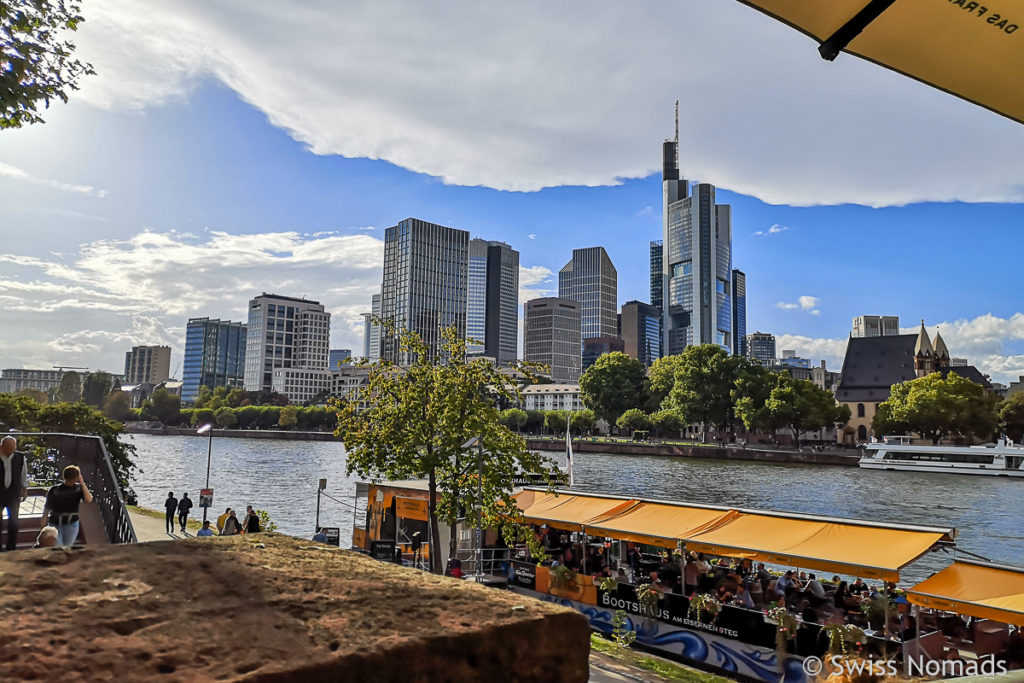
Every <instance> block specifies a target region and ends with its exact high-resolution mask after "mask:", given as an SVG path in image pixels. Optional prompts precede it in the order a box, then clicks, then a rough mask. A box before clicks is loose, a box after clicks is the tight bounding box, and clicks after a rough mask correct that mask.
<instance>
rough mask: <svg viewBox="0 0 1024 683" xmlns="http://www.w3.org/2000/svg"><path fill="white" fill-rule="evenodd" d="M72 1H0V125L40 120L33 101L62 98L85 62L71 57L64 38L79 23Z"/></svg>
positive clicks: (89, 71)
mask: <svg viewBox="0 0 1024 683" xmlns="http://www.w3.org/2000/svg"><path fill="white" fill-rule="evenodd" d="M80 10H81V5H80V4H79V3H78V2H75V1H74V0H67V1H66V0H5V1H4V2H0V129H4V128H19V127H21V126H23V125H25V124H32V123H42V122H43V118H42V116H40V114H39V105H40V104H43V105H45V106H46V107H47V108H49V106H50V102H51V101H52V100H61V101H62V102H65V103H66V102H67V101H68V93H69V92H70V91H72V90H78V81H79V79H80V78H81V77H82V76H86V75H90V74H93V73H95V72H94V71H93V68H92V66H91V65H89V64H87V63H83V62H82V61H80V60H78V59H74V58H73V57H72V53H73V52H74V49H75V45H74V43H72V42H71V41H69V40H66V37H67V32H68V31H75V30H77V29H78V25H79V24H81V23H82V22H83V21H85V18H84V17H83V16H82V15H81V14H80V13H79V12H80Z"/></svg>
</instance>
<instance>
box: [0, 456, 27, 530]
mask: <svg viewBox="0 0 1024 683" xmlns="http://www.w3.org/2000/svg"><path fill="white" fill-rule="evenodd" d="M17 448H18V441H17V440H16V439H15V438H14V437H13V436H5V437H4V438H3V439H2V440H0V511H2V510H4V509H6V510H7V546H6V549H7V550H14V549H15V548H17V547H18V508H19V506H20V505H21V501H23V500H25V498H26V497H27V496H28V467H27V466H26V464H25V455H24V454H23V453H19V452H18V451H17ZM0 514H2V513H0ZM3 549H4V546H2V545H0V550H3Z"/></svg>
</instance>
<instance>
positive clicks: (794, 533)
mask: <svg viewBox="0 0 1024 683" xmlns="http://www.w3.org/2000/svg"><path fill="white" fill-rule="evenodd" d="M739 512H740V514H738V515H736V517H734V518H733V519H732V520H729V521H728V522H727V523H725V524H722V525H720V526H717V527H714V528H712V529H710V530H708V531H705V532H703V533H699V534H696V535H694V536H693V537H690V538H687V539H686V547H687V548H688V549H691V550H698V551H701V552H706V553H711V554H713V555H724V556H727V557H742V558H748V559H752V560H759V561H761V562H771V563H773V564H784V565H788V566H793V567H800V568H807V569H818V570H821V571H832V572H838V573H841V574H848V575H852V576H863V577H865V578H877V579H884V580H887V581H897V580H899V570H900V569H901V568H902V567H904V566H906V565H908V564H910V563H911V562H913V561H914V560H916V559H917V558H918V557H920V556H921V555H923V554H924V553H926V552H927V551H928V549H929V548H931V547H932V546H934V545H935V544H936V543H939V542H941V541H950V542H951V541H952V540H953V532H952V531H951V530H942V529H930V528H925V527H900V526H894V525H882V524H873V523H868V522H856V521H847V520H838V519H828V518H822V517H810V516H799V515H783V514H779V513H767V512H757V511H746V510H741V511H739Z"/></svg>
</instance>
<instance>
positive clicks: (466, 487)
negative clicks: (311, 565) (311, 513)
mask: <svg viewBox="0 0 1024 683" xmlns="http://www.w3.org/2000/svg"><path fill="white" fill-rule="evenodd" d="M391 333H392V334H393V335H396V336H397V340H398V345H399V348H400V350H401V351H402V353H403V354H408V357H409V358H410V364H409V365H408V367H404V368H401V367H398V366H396V365H395V364H393V363H390V362H388V361H386V360H381V361H378V362H376V363H374V364H373V365H372V366H370V368H371V369H370V375H369V378H368V384H367V385H366V386H364V387H360V388H359V389H357V390H355V391H353V392H352V393H351V394H349V395H347V396H345V397H343V398H340V399H335V401H334V402H333V404H334V405H335V407H336V409H337V414H338V428H337V430H336V431H335V434H337V435H338V436H340V437H341V439H342V441H343V442H344V444H345V449H346V451H347V460H346V468H347V471H348V472H349V473H352V472H356V473H358V474H359V475H360V476H362V477H367V478H372V479H375V480H379V479H386V480H394V479H405V478H409V477H426V478H427V482H428V490H429V499H428V516H429V519H430V529H431V538H430V547H431V553H430V557H431V561H432V564H433V570H434V572H436V573H440V571H441V560H442V558H443V557H445V556H447V555H449V554H450V552H451V550H454V544H455V543H457V540H458V535H457V534H456V533H454V531H455V529H454V527H455V524H456V522H457V520H458V519H459V518H460V517H461V516H462V515H463V514H464V511H477V510H479V511H480V514H481V517H482V522H483V524H484V526H486V527H488V528H494V529H500V531H501V532H502V534H503V536H504V537H505V540H506V541H507V542H509V543H510V544H511V543H515V542H517V541H519V540H520V539H521V540H525V541H527V542H528V543H532V544H536V541H535V540H534V538H533V535H532V534H529V533H526V528H525V527H524V526H523V524H522V520H521V518H520V517H519V516H518V512H517V510H518V508H517V507H516V503H515V500H514V499H513V498H512V495H511V492H512V481H513V477H514V476H516V475H517V474H519V473H522V472H530V473H538V474H544V475H546V476H547V478H548V480H549V481H551V479H552V478H553V476H554V475H555V474H556V473H557V470H556V468H555V466H554V464H553V463H552V462H551V461H550V460H549V459H547V458H545V457H543V456H540V455H537V454H534V453H531V452H530V451H529V450H528V449H527V448H526V442H525V441H524V440H523V438H522V437H520V436H519V435H518V434H515V433H513V432H512V431H511V430H510V429H509V428H508V427H506V426H504V425H502V424H501V422H500V420H499V419H498V409H497V407H496V405H495V401H494V398H493V397H492V394H494V393H496V394H498V395H501V396H504V397H505V398H507V399H508V400H509V401H510V402H513V403H519V402H521V401H522V392H521V390H520V388H519V387H518V386H517V385H516V384H515V381H514V380H513V379H511V378H509V377H508V376H507V375H504V374H502V373H501V372H499V371H498V369H497V368H495V367H494V366H493V365H492V364H491V363H490V362H489V361H488V360H485V359H472V360H467V359H466V342H465V339H464V338H463V336H461V335H459V334H458V333H457V330H456V329H455V328H448V329H445V330H444V331H443V333H442V343H441V344H440V345H439V346H440V348H439V349H438V350H437V352H436V354H432V353H431V348H430V346H429V345H428V344H426V343H425V342H424V341H423V340H422V339H421V338H420V337H419V335H417V334H415V333H413V332H409V331H407V330H392V331H391ZM521 369H522V370H523V371H524V372H525V373H526V374H528V375H529V374H532V373H530V372H529V370H528V369H523V368H521ZM360 404H364V405H365V406H366V408H365V410H363V411H362V412H360V411H359V406H360ZM473 437H477V438H479V439H480V444H481V446H482V449H483V454H484V455H483V458H482V461H481V462H482V468H483V470H482V471H483V476H482V477H480V478H479V480H477V474H476V473H477V468H478V457H479V454H478V452H477V451H476V450H475V449H474V450H466V449H465V448H464V444H466V443H467V442H468V441H469V440H470V439H471V438H473ZM478 485H479V486H480V487H481V489H482V492H481V494H480V495H479V496H478V495H477V486H478ZM439 522H440V523H444V524H448V525H450V526H451V527H452V531H453V533H452V534H451V539H452V544H453V547H452V548H451V549H450V550H449V553H445V552H443V551H442V550H441V547H440V533H439V526H438V523H439ZM536 550H537V552H540V549H539V548H536Z"/></svg>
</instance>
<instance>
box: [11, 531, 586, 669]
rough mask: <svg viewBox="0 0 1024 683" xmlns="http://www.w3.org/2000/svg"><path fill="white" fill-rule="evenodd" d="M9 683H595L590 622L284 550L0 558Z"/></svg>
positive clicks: (292, 545)
mask: <svg viewBox="0 0 1024 683" xmlns="http://www.w3.org/2000/svg"><path fill="white" fill-rule="evenodd" d="M0 576H3V584H4V589H3V591H2V592H0V613H2V614H3V615H4V616H3V623H4V638H3V647H2V648H0V672H2V674H0V678H2V680H3V681H5V682H6V681H22V680H54V677H55V676H56V677H58V678H59V679H60V680H61V681H63V682H65V683H72V682H75V681H98V680H119V681H150V682H151V681H160V680H166V681H212V680H220V681H241V680H245V681H295V682H296V683H309V682H310V681H395V682H398V681H401V682H402V683H411V682H415V681H441V680H443V681H452V682H454V683H461V682H463V681H465V682H467V683H468V682H470V681H473V682H476V681H500V680H516V681H538V682H540V681H569V682H575V681H579V682H582V681H586V680H587V676H588V661H587V660H588V654H589V651H590V628H589V626H588V624H587V620H586V619H585V618H584V617H583V616H582V615H581V614H579V613H578V612H576V611H574V610H571V609H567V608H563V607H557V606H555V605H551V604H549V603H545V602H541V601H539V600H534V599H531V598H528V597H525V596H520V595H516V594H514V593H510V592H505V591H500V590H496V589H492V588H484V587H482V586H478V585H476V584H471V583H467V582H465V581H459V580H457V579H451V578H445V577H441V576H434V575H430V574H427V573H424V572H421V571H418V570H414V569H409V568H402V567H398V566H395V565H392V564H386V563H381V562H376V561H374V560H371V559H369V558H368V557H365V556H362V555H359V554H358V553H354V552H350V551H346V550H339V549H337V548H329V547H328V546H321V545H319V544H311V543H308V542H303V541H299V540H297V539H290V538H287V537H282V536H277V535H274V534H253V535H246V536H239V537H232V538H207V539H202V538H197V539H190V540H187V541H163V542H155V543H142V544H131V545H115V546H103V547H95V546H94V547H86V548H84V549H80V550H75V551H72V552H65V551H62V550H55V549H40V550H20V551H17V552H13V553H3V554H0Z"/></svg>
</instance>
